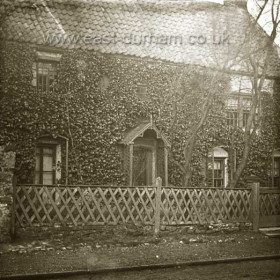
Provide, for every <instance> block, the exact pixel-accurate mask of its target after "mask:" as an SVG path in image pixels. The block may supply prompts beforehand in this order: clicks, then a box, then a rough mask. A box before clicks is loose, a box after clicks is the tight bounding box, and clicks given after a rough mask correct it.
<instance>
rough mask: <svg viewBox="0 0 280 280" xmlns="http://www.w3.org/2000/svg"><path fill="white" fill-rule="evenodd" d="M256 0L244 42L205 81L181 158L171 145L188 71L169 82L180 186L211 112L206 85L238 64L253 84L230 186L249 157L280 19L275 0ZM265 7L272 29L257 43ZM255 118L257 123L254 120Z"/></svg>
mask: <svg viewBox="0 0 280 280" xmlns="http://www.w3.org/2000/svg"><path fill="white" fill-rule="evenodd" d="M255 1H256V7H257V15H256V17H255V19H253V18H252V17H249V18H248V22H249V24H248V26H247V28H246V30H245V31H246V32H245V34H246V35H245V36H244V39H243V42H241V43H240V45H239V46H238V47H237V48H236V49H234V50H232V52H231V53H230V54H229V55H228V57H227V58H226V59H224V60H223V61H222V62H220V61H219V62H218V63H217V65H218V69H219V71H217V72H215V73H214V74H213V76H212V79H211V81H210V82H209V81H207V87H206V86H204V88H203V90H204V91H205V94H204V96H205V98H204V100H203V102H202V103H201V106H200V110H199V111H200V112H201V114H200V115H199V118H198V119H197V121H196V122H195V123H194V124H193V126H192V128H191V130H190V131H189V132H188V134H189V135H188V137H187V141H185V142H184V144H183V146H184V147H183V155H182V157H181V158H183V160H180V159H178V158H176V156H175V155H174V151H173V149H172V144H173V143H174V136H175V130H176V124H177V122H178V118H179V117H178V115H179V108H178V106H180V105H179V104H183V101H184V98H185V95H184V94H182V92H183V91H184V88H183V87H182V80H183V79H184V77H185V76H186V75H187V73H186V72H185V71H184V70H181V71H180V72H179V73H177V75H176V76H175V78H174V79H173V81H172V82H171V83H170V84H171V93H172V94H173V101H172V116H171V119H172V122H171V125H170V129H169V130H170V131H169V134H170V138H171V147H170V149H169V154H170V158H171V161H173V163H174V164H175V165H176V166H177V167H178V168H179V170H180V172H181V174H182V186H184V187H187V186H189V183H190V179H191V176H192V166H191V161H192V157H193V153H194V151H195V144H196V141H197V139H198V134H199V131H200V130H201V128H202V127H203V126H204V125H205V123H206V121H207V120H208V119H209V113H210V112H211V108H212V105H213V100H214V97H215V91H211V90H207V88H211V87H213V86H214V85H215V84H217V80H218V78H219V73H221V72H227V71H230V70H231V69H232V68H234V67H235V66H236V65H238V64H241V65H243V67H246V70H247V72H248V73H250V74H251V78H250V80H251V84H252V104H251V109H250V112H249V116H248V120H247V123H246V126H245V131H244V148H243V151H242V157H241V160H240V161H239V162H238V164H237V169H236V171H235V172H231V176H230V178H229V179H230V182H229V187H232V188H234V187H236V185H237V184H238V181H239V179H240V177H241V175H242V173H243V170H244V169H245V167H246V164H247V162H248V157H249V154H250V151H251V141H252V139H253V137H254V135H255V134H256V132H257V131H258V128H259V127H260V125H261V123H262V120H261V119H262V117H261V114H260V112H261V110H260V106H261V100H262V95H263V86H264V83H265V79H266V76H267V71H268V68H269V63H270V61H271V58H272V55H273V51H274V41H275V38H276V36H277V30H278V26H279V22H280V19H279V1H278V0H271V1H272V2H271V3H270V1H269V0H264V1H258V0H255ZM269 6H271V10H270V9H269ZM268 10H269V11H270V13H271V15H270V17H271V32H270V34H269V35H268V36H267V40H264V39H262V43H261V44H259V43H258V42H257V39H258V37H259V36H260V35H259V34H260V28H259V26H258V21H259V20H260V19H261V18H262V17H263V16H267V11H268ZM217 61H218V59H217ZM180 93H181V94H180ZM168 101H170V100H164V102H163V105H162V106H165V105H166V103H168ZM257 112H259V113H257ZM257 117H258V122H257V121H256V119H257ZM232 138H233V137H232ZM230 142H231V144H230V147H229V150H230V151H233V150H234V149H233V142H234V139H231V141H230ZM232 161H233V160H231V165H233V163H232Z"/></svg>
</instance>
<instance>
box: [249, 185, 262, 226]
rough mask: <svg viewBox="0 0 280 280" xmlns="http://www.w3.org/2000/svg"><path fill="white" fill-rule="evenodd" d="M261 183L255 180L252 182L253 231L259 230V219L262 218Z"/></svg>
mask: <svg viewBox="0 0 280 280" xmlns="http://www.w3.org/2000/svg"><path fill="white" fill-rule="evenodd" d="M259 198H260V183H259V182H254V183H253V184H252V196H251V206H252V210H251V211H252V212H251V213H252V224H253V231H258V230H259V220H260V205H259V200H260V199H259Z"/></svg>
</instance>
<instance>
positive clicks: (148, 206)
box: [15, 185, 155, 226]
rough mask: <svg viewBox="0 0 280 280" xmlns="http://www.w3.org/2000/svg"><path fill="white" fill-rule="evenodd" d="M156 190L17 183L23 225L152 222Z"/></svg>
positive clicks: (147, 188) (19, 219) (17, 199)
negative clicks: (23, 184) (20, 184)
mask: <svg viewBox="0 0 280 280" xmlns="http://www.w3.org/2000/svg"><path fill="white" fill-rule="evenodd" d="M154 196H155V189H154V188H152V187H134V188H128V187H106V186H98V187H94V186H91V187H89V186H67V187H66V186H38V185H27V186H17V190H16V209H15V212H16V218H17V221H18V223H19V224H20V225H21V226H32V225H36V224H38V225H46V224H47V225H49V224H55V223H59V224H63V225H69V224H72V225H75V226H77V225H104V224H109V225H116V224H118V223H128V222H133V223H134V224H137V223H143V224H152V223H153V217H154V215H153V213H154V208H155V205H154Z"/></svg>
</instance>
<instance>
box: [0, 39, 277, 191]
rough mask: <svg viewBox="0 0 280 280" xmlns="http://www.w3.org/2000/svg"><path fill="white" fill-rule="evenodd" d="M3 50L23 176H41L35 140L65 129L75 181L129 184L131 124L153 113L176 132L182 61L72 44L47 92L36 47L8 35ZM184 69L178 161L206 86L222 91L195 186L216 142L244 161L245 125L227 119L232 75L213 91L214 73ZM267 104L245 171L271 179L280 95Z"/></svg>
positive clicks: (199, 151) (0, 96)
mask: <svg viewBox="0 0 280 280" xmlns="http://www.w3.org/2000/svg"><path fill="white" fill-rule="evenodd" d="M0 50H1V55H0V60H1V61H0V73H1V74H0V75H1V76H0V79H1V80H0V81H1V84H0V102H1V111H0V131H1V133H0V145H3V144H5V145H7V144H8V145H9V146H10V147H12V148H13V150H14V151H15V152H16V155H17V157H16V173H17V175H18V179H19V181H20V182H22V183H32V182H33V179H34V166H35V145H36V141H37V139H38V137H40V136H41V135H45V134H51V135H53V136H58V135H62V136H65V137H67V138H68V139H69V144H70V150H69V183H72V184H76V183H84V184H89V183H90V184H124V183H126V182H125V176H124V172H123V169H122V159H121V156H120V152H119V149H118V141H119V140H121V139H122V137H123V135H124V132H125V131H126V130H127V129H129V128H132V127H134V126H135V125H136V124H138V123H139V121H140V120H144V119H148V118H149V116H150V114H151V113H153V115H154V119H155V121H156V124H157V125H158V127H159V128H160V129H162V130H163V132H164V133H165V134H166V135H167V136H168V137H171V135H170V132H171V126H172V120H173V119H174V116H173V112H174V110H173V109H174V108H173V107H172V106H173V105H172V104H173V102H172V100H173V99H174V98H178V96H176V94H174V92H173V88H172V86H171V85H172V81H173V80H174V78H175V77H176V76H178V75H179V73H180V71H181V70H182V66H181V65H175V64H170V63H167V62H162V61H156V60H151V59H139V58H137V59H136V58H132V57H125V56H120V55H118V56H114V55H106V54H100V53H95V52H93V51H82V50H64V51H63V53H62V57H61V61H60V63H59V68H58V79H57V81H56V89H55V91H54V92H48V93H45V92H40V91H37V90H36V87H34V86H33V85H32V79H33V76H32V65H33V63H34V62H35V61H36V46H32V45H28V44H20V43H17V42H10V41H6V42H3V41H2V42H1V49H0ZM184 71H185V72H184V73H187V75H185V78H184V80H183V84H182V85H181V86H182V87H183V88H184V92H185V97H184V101H183V102H182V104H184V106H181V107H180V108H179V109H178V112H179V115H180V116H179V118H178V121H177V122H176V130H175V132H174V135H173V138H174V143H173V150H174V154H175V157H176V159H177V160H178V161H182V160H183V158H182V149H183V145H184V143H185V141H186V139H187V138H188V137H189V133H190V131H191V129H192V127H193V126H194V125H195V124H196V122H197V120H198V118H199V114H200V108H201V104H202V102H203V96H204V93H205V90H214V91H216V92H218V93H219V94H217V96H216V97H215V102H214V103H213V106H212V109H211V113H210V117H209V119H208V121H207V123H206V124H205V125H204V127H203V129H201V131H200V133H199V139H198V141H197V144H196V148H195V153H194V156H193V161H192V166H193V172H192V173H193V176H192V184H193V185H194V186H195V185H199V184H205V175H204V174H203V172H202V171H203V170H202V169H203V168H202V166H203V162H204V159H205V156H206V155H207V153H208V151H209V149H211V148H213V147H214V146H216V145H223V146H224V147H225V148H230V147H232V146H234V147H235V149H236V151H237V162H238V158H239V157H240V156H241V151H242V147H243V146H242V141H243V131H242V129H241V128H233V127H229V126H227V125H226V120H225V96H226V95H227V94H228V93H229V92H230V86H229V81H230V77H229V75H225V74H220V75H219V77H218V78H217V82H216V83H215V84H214V85H213V86H212V88H211V89H209V85H210V83H209V80H210V79H211V78H212V76H213V73H212V72H213V71H210V70H207V69H202V68H199V67H196V66H191V65H189V66H188V65H186V66H184ZM105 76H106V77H107V78H108V80H107V81H106V82H107V84H106V85H107V86H106V87H104V86H102V85H101V81H102V79H101V78H102V77H105ZM108 81H109V83H108ZM139 84H145V85H146V86H147V98H145V99H144V100H143V99H141V98H139V97H138V95H137V92H138V86H139ZM263 104H264V106H266V107H265V110H264V113H265V114H266V116H265V125H264V126H263V131H262V132H264V133H259V134H258V135H256V137H255V138H256V139H255V141H254V144H253V146H254V147H253V150H252V153H251V156H250V160H249V164H248V167H247V169H246V170H245V172H244V177H247V176H249V175H251V174H255V175H258V176H259V177H261V178H263V180H266V179H267V174H268V168H269V164H270V158H271V151H272V149H273V144H274V145H275V143H276V142H277V140H276V139H277V138H276V137H277V135H278V136H279V131H278V132H277V128H276V127H277V125H278V130H279V124H277V122H276V121H275V118H276V117H277V116H276V114H277V112H279V111H278V110H277V108H279V107H278V106H279V94H278V105H276V104H277V102H276V101H275V98H274V97H273V96H270V95H267V98H266V99H265V100H264V101H263ZM278 114H279V113H278ZM278 117H279V116H278ZM276 119H277V118H276ZM277 133H278V134H277ZM278 144H279V143H278ZM63 153H65V150H64V149H63ZM268 163H269V164H268ZM63 167H65V166H62V168H63ZM169 178H170V183H171V184H174V185H180V184H181V174H180V171H179V170H178V169H177V168H176V166H175V165H174V164H173V163H172V161H170V167H169ZM62 183H63V181H62Z"/></svg>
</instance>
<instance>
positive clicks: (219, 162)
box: [213, 158, 225, 188]
mask: <svg viewBox="0 0 280 280" xmlns="http://www.w3.org/2000/svg"><path fill="white" fill-rule="evenodd" d="M213 175H214V177H213V184H214V188H221V187H223V186H224V181H225V176H224V159H222V158H214V174H213Z"/></svg>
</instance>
